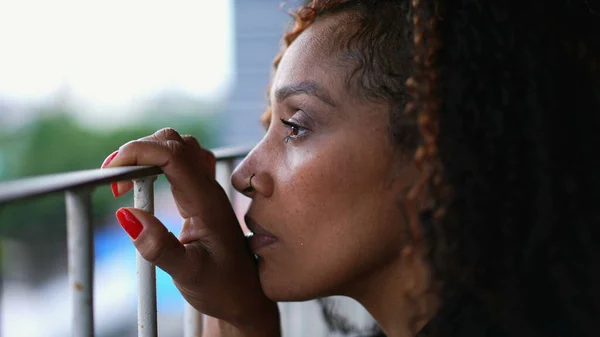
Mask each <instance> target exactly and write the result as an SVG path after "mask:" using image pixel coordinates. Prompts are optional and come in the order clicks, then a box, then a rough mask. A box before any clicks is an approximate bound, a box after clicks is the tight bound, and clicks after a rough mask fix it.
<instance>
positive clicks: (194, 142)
mask: <svg viewBox="0 0 600 337" xmlns="http://www.w3.org/2000/svg"><path fill="white" fill-rule="evenodd" d="M181 138H183V141H184V142H185V143H186V144H187V145H188V146H190V147H191V148H193V149H195V150H196V151H198V152H199V153H200V152H201V153H203V154H204V163H205V165H206V170H207V172H208V173H209V175H210V177H211V178H212V179H215V178H216V166H217V159H216V158H215V155H214V153H212V152H211V151H209V150H207V149H205V148H203V147H202V145H200V143H199V142H198V139H196V137H194V136H191V135H183V136H181Z"/></svg>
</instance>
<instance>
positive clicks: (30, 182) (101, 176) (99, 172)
mask: <svg viewBox="0 0 600 337" xmlns="http://www.w3.org/2000/svg"><path fill="white" fill-rule="evenodd" d="M250 149H251V147H229V148H219V149H215V150H214V151H213V153H214V154H215V156H216V157H217V160H218V161H229V160H233V159H236V158H239V157H242V156H244V155H245V154H247V153H248V152H249V151H250ZM159 174H162V171H161V169H160V168H158V167H152V166H130V167H115V168H108V169H92V170H84V171H76V172H67V173H58V174H50V175H45V176H37V177H32V178H22V179H17V180H12V181H9V182H5V183H0V205H2V204H6V203H9V202H13V201H17V200H22V199H28V198H32V197H39V196H43V195H46V194H51V193H57V192H63V191H67V190H70V189H79V188H83V187H93V186H98V185H104V184H109V183H111V182H114V181H123V180H133V179H137V178H142V177H146V176H153V175H159Z"/></svg>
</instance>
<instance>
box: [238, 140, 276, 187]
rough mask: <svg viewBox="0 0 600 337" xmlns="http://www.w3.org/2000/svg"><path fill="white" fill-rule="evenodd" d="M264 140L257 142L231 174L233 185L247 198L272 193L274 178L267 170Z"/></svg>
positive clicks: (266, 152) (268, 162)
mask: <svg viewBox="0 0 600 337" xmlns="http://www.w3.org/2000/svg"><path fill="white" fill-rule="evenodd" d="M266 154H268V151H267V147H266V146H265V142H261V143H259V144H258V145H257V146H256V147H255V148H254V149H252V151H250V153H249V154H248V155H247V156H246V158H244V160H242V162H241V163H240V164H239V165H238V167H236V168H235V170H234V171H233V174H232V175H231V184H232V185H233V187H234V188H235V189H236V190H237V191H238V192H240V193H242V194H243V195H245V196H247V197H248V198H251V199H254V198H255V197H257V196H258V195H260V196H262V197H267V198H268V197H270V196H271V195H272V194H273V189H274V180H273V176H272V174H271V173H270V171H269V169H270V168H269V165H270V161H269V157H271V158H272V156H267V155H266Z"/></svg>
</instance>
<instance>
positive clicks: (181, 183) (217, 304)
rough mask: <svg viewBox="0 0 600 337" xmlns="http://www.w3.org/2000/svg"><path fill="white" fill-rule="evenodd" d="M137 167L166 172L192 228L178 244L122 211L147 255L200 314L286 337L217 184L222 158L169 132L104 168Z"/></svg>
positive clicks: (156, 226)
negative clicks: (281, 331)
mask: <svg viewBox="0 0 600 337" xmlns="http://www.w3.org/2000/svg"><path fill="white" fill-rule="evenodd" d="M131 165H152V166H159V167H160V168H161V169H162V170H163V172H164V174H165V175H166V177H167V179H168V181H169V183H170V184H171V191H172V193H173V197H174V198H175V202H176V204H177V207H178V209H179V213H180V214H181V216H182V218H183V221H184V223H183V228H182V230H181V233H180V235H179V238H176V237H175V236H174V235H173V234H172V233H170V232H169V231H168V230H167V229H166V227H165V226H164V225H163V224H162V223H161V222H160V221H159V220H158V219H157V218H155V217H154V216H153V215H151V214H148V213H146V212H144V211H142V210H139V209H134V208H121V209H119V210H118V211H117V218H118V219H119V222H120V223H121V225H122V226H123V228H124V229H125V230H126V231H127V232H128V233H129V235H130V236H131V238H132V240H133V244H134V245H135V247H136V248H137V250H138V251H139V252H140V254H141V255H142V256H143V257H144V258H145V259H146V260H148V261H149V262H152V263H154V264H156V265H157V266H158V267H159V268H161V269H163V270H164V271H165V272H167V273H168V274H170V275H171V276H172V277H173V281H174V282H175V285H176V286H177V288H178V289H179V291H180V292H181V294H182V295H183V296H184V297H185V299H186V300H187V301H188V302H189V303H190V304H191V305H192V306H193V307H195V308H196V309H197V310H198V311H200V312H202V313H205V314H207V315H209V316H212V317H214V318H217V319H220V320H222V321H224V322H223V324H222V325H224V326H229V325H231V327H230V328H232V329H234V330H238V332H239V335H240V336H252V335H257V336H277V335H279V329H280V328H279V312H278V309H277V305H276V304H275V303H274V302H272V301H270V300H269V299H267V298H266V296H265V295H264V293H263V292H262V290H261V287H260V283H259V279H258V273H257V269H256V263H255V261H254V257H253V255H252V253H251V252H250V251H249V249H248V248H247V246H246V242H245V238H244V235H243V232H242V230H241V228H240V225H239V223H238V221H237V218H236V216H235V214H234V212H233V209H232V207H231V204H230V202H229V200H228V199H227V195H226V194H225V192H224V191H223V189H222V188H221V187H220V186H219V184H218V183H217V182H216V180H215V167H216V160H215V156H214V155H213V154H212V153H211V152H210V151H208V150H206V149H203V148H202V147H201V146H200V144H199V143H198V141H197V140H196V139H195V138H194V137H191V136H181V135H179V134H178V133H177V132H176V131H175V130H173V129H162V130H160V131H158V132H156V133H155V134H153V135H151V136H148V137H144V138H141V139H138V140H135V141H131V142H129V143H127V144H125V145H123V146H121V148H120V149H119V150H118V151H117V152H115V153H113V154H111V155H110V156H109V157H108V158H107V159H106V160H105V162H104V164H103V165H102V167H103V168H106V167H118V166H131ZM132 186H133V183H132V182H119V183H118V184H114V185H113V186H112V190H113V194H114V195H115V197H118V196H120V195H122V194H124V193H126V192H128V191H129V190H130V189H131V188H132ZM228 329H229V328H228Z"/></svg>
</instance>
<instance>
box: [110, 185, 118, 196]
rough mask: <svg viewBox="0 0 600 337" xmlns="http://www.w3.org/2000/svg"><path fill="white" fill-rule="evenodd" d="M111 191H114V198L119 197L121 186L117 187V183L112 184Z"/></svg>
mask: <svg viewBox="0 0 600 337" xmlns="http://www.w3.org/2000/svg"><path fill="white" fill-rule="evenodd" d="M110 190H111V191H112V194H113V197H115V198H118V197H119V185H117V183H112V184H110Z"/></svg>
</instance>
